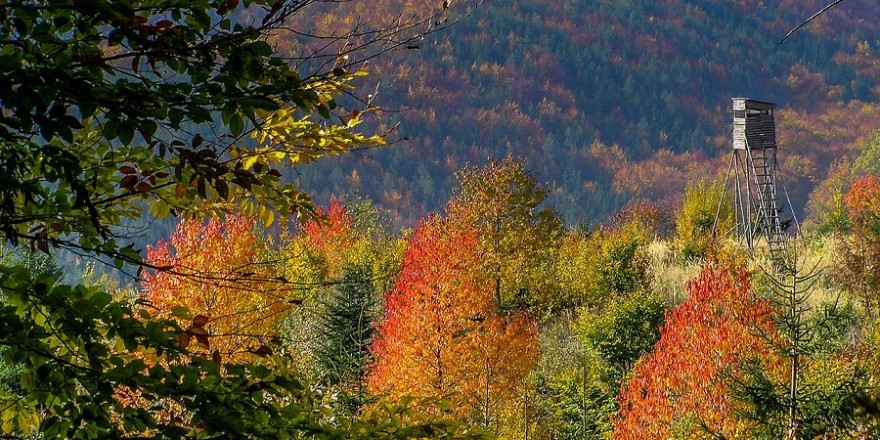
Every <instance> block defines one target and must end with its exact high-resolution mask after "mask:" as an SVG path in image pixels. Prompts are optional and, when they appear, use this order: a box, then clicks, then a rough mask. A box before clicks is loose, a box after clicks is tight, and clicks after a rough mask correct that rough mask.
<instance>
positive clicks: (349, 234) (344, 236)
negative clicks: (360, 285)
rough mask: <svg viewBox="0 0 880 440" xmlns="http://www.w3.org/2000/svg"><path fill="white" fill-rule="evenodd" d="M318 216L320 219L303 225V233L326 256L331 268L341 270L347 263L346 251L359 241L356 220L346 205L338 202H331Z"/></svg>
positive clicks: (319, 211) (321, 209)
mask: <svg viewBox="0 0 880 440" xmlns="http://www.w3.org/2000/svg"><path fill="white" fill-rule="evenodd" d="M318 215H319V216H320V218H317V219H312V220H309V221H308V222H307V223H306V224H304V225H303V233H304V234H305V236H306V237H307V238H308V240H309V243H310V244H311V245H312V246H313V247H314V249H315V250H316V251H317V252H318V253H319V254H320V255H323V256H324V258H325V259H326V262H327V264H328V266H329V267H330V268H337V269H338V268H341V267H342V266H343V265H344V263H345V261H344V260H345V251H347V250H348V249H349V248H351V246H353V245H354V244H355V242H356V241H357V240H358V237H357V233H356V231H355V228H354V218H352V216H351V215H349V214H348V211H347V210H346V208H345V205H343V204H341V203H339V202H337V201H336V200H331V201H330V206H329V207H327V208H326V209H323V208H319V209H318Z"/></svg>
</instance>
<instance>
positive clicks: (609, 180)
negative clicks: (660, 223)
mask: <svg viewBox="0 0 880 440" xmlns="http://www.w3.org/2000/svg"><path fill="white" fill-rule="evenodd" d="M361 3H369V4H370V6H369V7H366V6H363V5H360V6H358V7H351V6H347V5H346V4H345V3H343V4H342V5H341V6H340V7H339V8H338V9H333V8H331V7H327V9H326V12H325V13H326V14H327V16H326V17H315V16H313V15H312V16H309V17H304V19H306V18H307V19H308V20H310V23H311V24H309V25H310V26H319V24H315V23H330V25H328V26H332V25H338V26H344V25H345V23H352V22H355V21H356V20H361V21H362V22H368V23H370V22H375V23H378V22H380V20H382V19H383V18H387V17H391V16H394V15H395V14H396V11H401V10H404V11H416V10H418V8H419V7H424V5H425V4H426V3H425V2H415V1H407V0H373V1H371V2H361ZM439 3H440V2H438V7H439ZM824 4H825V2H823V1H816V0H809V1H800V0H797V1H796V0H783V1H764V2H756V1H745V0H743V1H720V0H708V1H705V0H704V1H695V0H666V1H647V0H633V1H620V0H602V1H589V2H586V1H575V0H546V1H540V2H537V1H533V0H506V1H497V0H490V1H487V2H485V3H483V4H482V5H481V6H480V7H479V8H478V9H477V11H476V12H475V13H474V14H473V16H472V17H470V18H468V19H465V20H463V21H462V22H461V23H458V24H457V25H455V26H453V27H452V28H451V29H449V30H447V31H445V32H442V33H438V34H434V35H432V36H431V37H430V38H429V40H428V41H426V42H424V44H422V45H421V49H420V50H419V51H417V52H416V51H406V52H403V53H399V54H396V55H394V56H392V57H386V58H382V59H379V60H376V61H373V62H371V65H370V66H371V70H372V72H373V73H372V75H371V76H370V77H368V78H367V79H366V83H365V84H369V87H375V85H376V84H377V83H378V84H379V85H380V94H379V96H378V97H377V101H378V104H379V105H380V106H382V107H384V108H387V109H393V110H395V111H394V112H389V113H387V114H386V115H387V117H388V118H389V119H388V120H387V121H385V123H388V124H390V123H396V122H400V123H401V127H402V128H401V134H402V135H406V136H407V137H409V138H410V140H409V141H408V142H405V143H402V144H398V145H395V146H393V147H391V148H388V149H385V150H382V151H374V152H369V153H365V154H362V155H354V156H348V157H342V158H339V159H333V160H330V161H328V162H327V163H325V164H324V165H322V166H315V167H313V166H311V165H310V166H309V167H306V168H304V169H303V175H302V182H303V184H304V186H305V187H306V188H308V189H311V190H312V191H314V192H316V193H317V194H318V195H319V200H321V199H324V200H326V199H327V198H328V197H329V196H330V195H331V194H335V195H341V194H344V193H349V192H352V191H358V192H359V193H360V194H361V195H366V196H369V197H371V198H373V199H375V200H376V201H378V202H379V203H380V204H382V205H383V206H385V207H387V208H389V209H392V210H395V211H397V212H398V213H399V214H400V215H401V218H403V219H409V220H411V219H416V218H419V217H421V216H423V215H424V214H425V213H426V212H427V211H430V210H437V209H439V208H440V206H439V204H440V203H442V201H444V200H446V199H447V197H448V192H449V190H450V188H451V187H452V181H453V180H454V178H453V173H454V172H455V171H457V170H458V169H460V168H462V167H463V166H464V165H465V164H466V163H471V164H480V163H484V162H485V161H486V160H487V159H488V158H500V157H503V156H505V155H515V156H521V157H523V158H525V159H526V160H527V161H528V166H529V167H530V168H531V169H533V170H535V171H537V172H538V173H539V176H540V178H541V179H542V180H546V181H548V182H549V183H550V185H551V186H552V187H553V190H552V191H551V198H550V201H551V203H552V204H553V205H554V206H555V207H556V208H557V209H558V210H560V212H562V213H563V215H564V216H565V217H566V219H567V220H569V221H570V222H580V221H595V220H601V219H603V218H604V217H605V216H607V215H608V214H609V213H610V212H612V211H613V210H614V209H616V208H619V207H620V206H622V205H623V204H624V203H625V202H626V201H628V200H632V199H654V200H658V201H660V202H662V203H665V204H666V205H667V206H669V207H670V208H672V207H675V205H676V204H677V203H678V200H679V199H680V197H681V196H680V195H681V193H682V192H683V189H684V184H685V182H686V181H687V180H689V179H698V178H700V177H710V178H711V177H717V176H718V173H719V171H718V170H719V168H724V167H726V157H727V152H728V149H729V148H730V145H729V143H730V140H729V133H730V98H731V97H733V96H743V95H744V96H748V97H751V98H754V99H760V100H765V101H772V102H776V103H778V104H779V108H780V112H779V113H778V114H779V116H778V117H777V120H778V124H779V126H780V154H781V155H783V156H784V157H783V160H784V164H783V168H784V169H786V170H788V171H789V173H790V176H789V177H790V178H789V186H790V187H791V188H790V191H791V192H792V196H793V197H794V198H795V204H798V205H803V204H804V203H805V202H806V198H807V195H808V194H809V192H810V191H811V189H812V187H813V186H814V185H815V184H816V183H817V182H819V181H821V180H822V179H824V178H825V175H826V174H827V170H828V167H829V164H830V163H831V162H832V161H833V160H837V159H840V158H852V157H854V156H855V155H856V154H858V147H859V142H860V139H861V138H862V137H863V136H865V135H866V134H867V132H868V131H870V130H871V129H874V128H877V125H878V124H877V121H878V120H880V118H878V115H880V113H876V107H875V104H874V102H875V101H877V100H878V99H880V58H878V53H880V52H878V51H880V7H878V6H877V5H876V4H875V3H873V2H867V1H862V0H849V1H847V2H844V3H843V4H842V5H841V6H840V7H838V8H836V9H834V10H832V12H830V13H829V14H827V15H826V16H824V17H822V18H820V19H819V20H817V21H816V22H814V23H812V24H810V25H809V26H808V27H806V28H805V29H804V30H802V31H799V32H798V33H796V34H795V35H794V36H793V37H792V38H791V39H789V40H788V41H786V42H785V43H784V44H782V45H777V44H776V43H777V41H778V40H779V39H780V38H781V37H782V36H783V35H785V33H786V32H787V31H788V30H789V29H791V28H792V27H793V26H795V25H796V24H797V23H798V22H799V21H800V20H803V19H805V18H806V17H808V16H809V15H810V14H811V13H812V12H813V11H816V10H818V9H820V8H821V7H822V6H824ZM455 7H456V3H455V2H453V8H452V10H453V12H454V11H455ZM340 13H341V14H343V16H340ZM722 171H723V170H722Z"/></svg>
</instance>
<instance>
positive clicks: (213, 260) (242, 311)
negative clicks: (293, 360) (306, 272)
mask: <svg viewBox="0 0 880 440" xmlns="http://www.w3.org/2000/svg"><path fill="white" fill-rule="evenodd" d="M254 222H255V220H254V219H252V218H245V217H242V216H238V215H227V216H226V219H225V221H222V222H221V221H218V220H217V219H211V220H209V221H208V223H207V224H205V223H203V222H202V221H199V220H187V221H183V222H181V223H179V224H178V225H177V228H176V230H175V231H174V234H172V236H171V241H170V242H165V241H160V242H159V243H158V244H156V246H148V247H147V261H148V262H149V263H150V264H152V265H154V266H156V267H161V268H164V270H157V271H155V272H152V273H147V274H145V276H144V282H143V284H142V286H143V289H144V292H143V297H144V299H146V300H148V301H149V304H150V306H151V307H150V308H149V309H148V310H149V312H150V313H151V314H152V315H153V316H157V317H162V318H174V319H177V320H178V322H179V324H180V325H181V327H183V328H187V327H190V326H191V325H192V324H193V322H192V319H180V318H179V317H180V312H179V309H176V308H178V307H179V306H183V307H186V308H188V309H189V313H190V314H191V315H193V316H198V315H203V316H204V317H207V323H205V324H204V325H202V326H195V327H201V328H203V329H204V331H205V332H207V333H208V335H201V334H199V333H200V332H201V330H196V331H194V332H193V333H194V334H193V335H192V336H193V341H192V342H193V343H195V342H199V344H200V345H199V346H197V347H200V348H201V349H204V350H207V351H208V352H209V353H211V354H212V355H213V356H214V359H218V357H219V358H221V359H222V360H223V361H224V362H226V361H236V360H250V359H252V354H251V352H252V351H255V350H257V349H258V348H260V347H262V345H263V342H261V341H262V340H264V339H267V338H268V337H270V335H271V334H272V331H273V327H274V325H275V324H276V323H277V322H278V321H279V320H280V319H281V318H282V315H283V313H284V311H285V310H287V308H288V307H289V306H290V304H289V303H288V301H287V298H286V297H285V291H284V290H283V289H281V287H280V285H279V283H278V280H277V279H276V278H275V276H276V275H275V271H274V270H273V268H272V267H271V265H269V264H266V263H265V262H263V261H261V260H260V253H261V251H262V249H263V247H264V245H263V244H262V243H260V242H259V241H258V239H257V234H256V233H255V231H254ZM198 336H208V337H207V338H204V337H202V338H197V337H198ZM206 341H207V344H206V343H205V342H206ZM262 349H263V350H265V347H263V348H262Z"/></svg>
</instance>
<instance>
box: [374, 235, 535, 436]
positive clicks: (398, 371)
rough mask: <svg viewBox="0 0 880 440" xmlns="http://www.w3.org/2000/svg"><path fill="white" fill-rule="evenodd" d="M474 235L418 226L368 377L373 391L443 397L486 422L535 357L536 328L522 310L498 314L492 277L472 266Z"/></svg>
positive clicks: (388, 304)
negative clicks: (520, 312) (514, 312)
mask: <svg viewBox="0 0 880 440" xmlns="http://www.w3.org/2000/svg"><path fill="white" fill-rule="evenodd" d="M478 246H479V238H478V236H477V234H476V233H475V232H472V231H461V230H459V229H455V230H450V229H449V228H448V227H447V223H446V222H445V221H443V220H440V219H433V220H431V221H428V222H425V223H422V224H421V225H420V226H419V227H418V228H417V229H416V231H415V232H414V233H413V236H412V237H411V238H410V240H409V246H408V248H407V250H406V253H405V254H404V259H403V270H402V271H401V273H400V276H399V279H398V281H397V283H396V284H395V286H394V288H393V289H392V290H391V291H389V292H386V294H385V313H384V316H383V318H382V321H381V323H380V324H379V325H378V327H377V330H378V334H379V335H378V337H377V338H376V340H375V342H374V344H373V345H372V346H371V348H370V351H371V352H372V354H373V356H374V362H373V364H372V365H371V369H370V373H369V375H368V377H367V382H368V386H369V388H370V390H371V391H372V392H374V393H382V394H387V395H389V396H390V397H392V398H399V397H402V396H413V397H428V396H448V397H450V399H451V400H452V402H453V403H455V404H456V411H457V412H458V413H459V414H461V415H470V416H474V417H475V418H477V419H478V420H480V421H481V422H483V423H484V424H486V425H488V424H490V423H493V422H495V421H496V420H497V417H498V410H499V409H500V405H502V403H503V401H504V399H505V397H508V396H511V395H513V394H514V393H515V392H516V391H517V390H518V387H519V386H520V385H521V383H522V381H523V379H524V378H525V376H526V375H527V374H528V373H529V371H531V369H532V368H533V367H534V365H535V363H536V362H537V359H538V340H537V328H536V325H535V324H534V322H532V320H530V319H529V318H528V317H527V316H526V315H524V314H514V315H499V314H497V313H496V311H495V301H494V298H493V295H494V283H493V281H494V278H493V277H492V276H491V275H487V274H485V273H481V272H479V271H477V270H474V269H475V268H477V267H479V265H478V263H479V261H480V258H482V256H481V254H480V253H479V252H477V249H478Z"/></svg>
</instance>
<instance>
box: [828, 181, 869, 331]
mask: <svg viewBox="0 0 880 440" xmlns="http://www.w3.org/2000/svg"><path fill="white" fill-rule="evenodd" d="M843 201H844V203H845V204H846V208H847V211H848V213H849V218H850V220H851V222H852V234H851V235H850V236H848V237H846V238H845V239H844V240H843V242H842V243H841V245H840V246H838V248H837V249H836V252H835V253H834V255H835V269H836V270H835V271H834V272H833V277H834V278H835V279H836V280H837V281H838V283H840V285H841V286H842V287H843V288H844V289H846V290H847V291H848V292H849V293H850V294H852V295H853V296H855V297H857V298H859V299H860V300H861V301H862V303H863V304H864V307H865V312H866V313H867V314H868V317H869V318H870V319H874V318H876V317H877V316H878V313H880V297H878V294H877V292H878V289H880V176H867V177H863V178H861V179H858V180H856V181H855V182H853V184H852V188H851V189H850V191H849V192H848V193H847V194H846V196H844V198H843Z"/></svg>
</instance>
